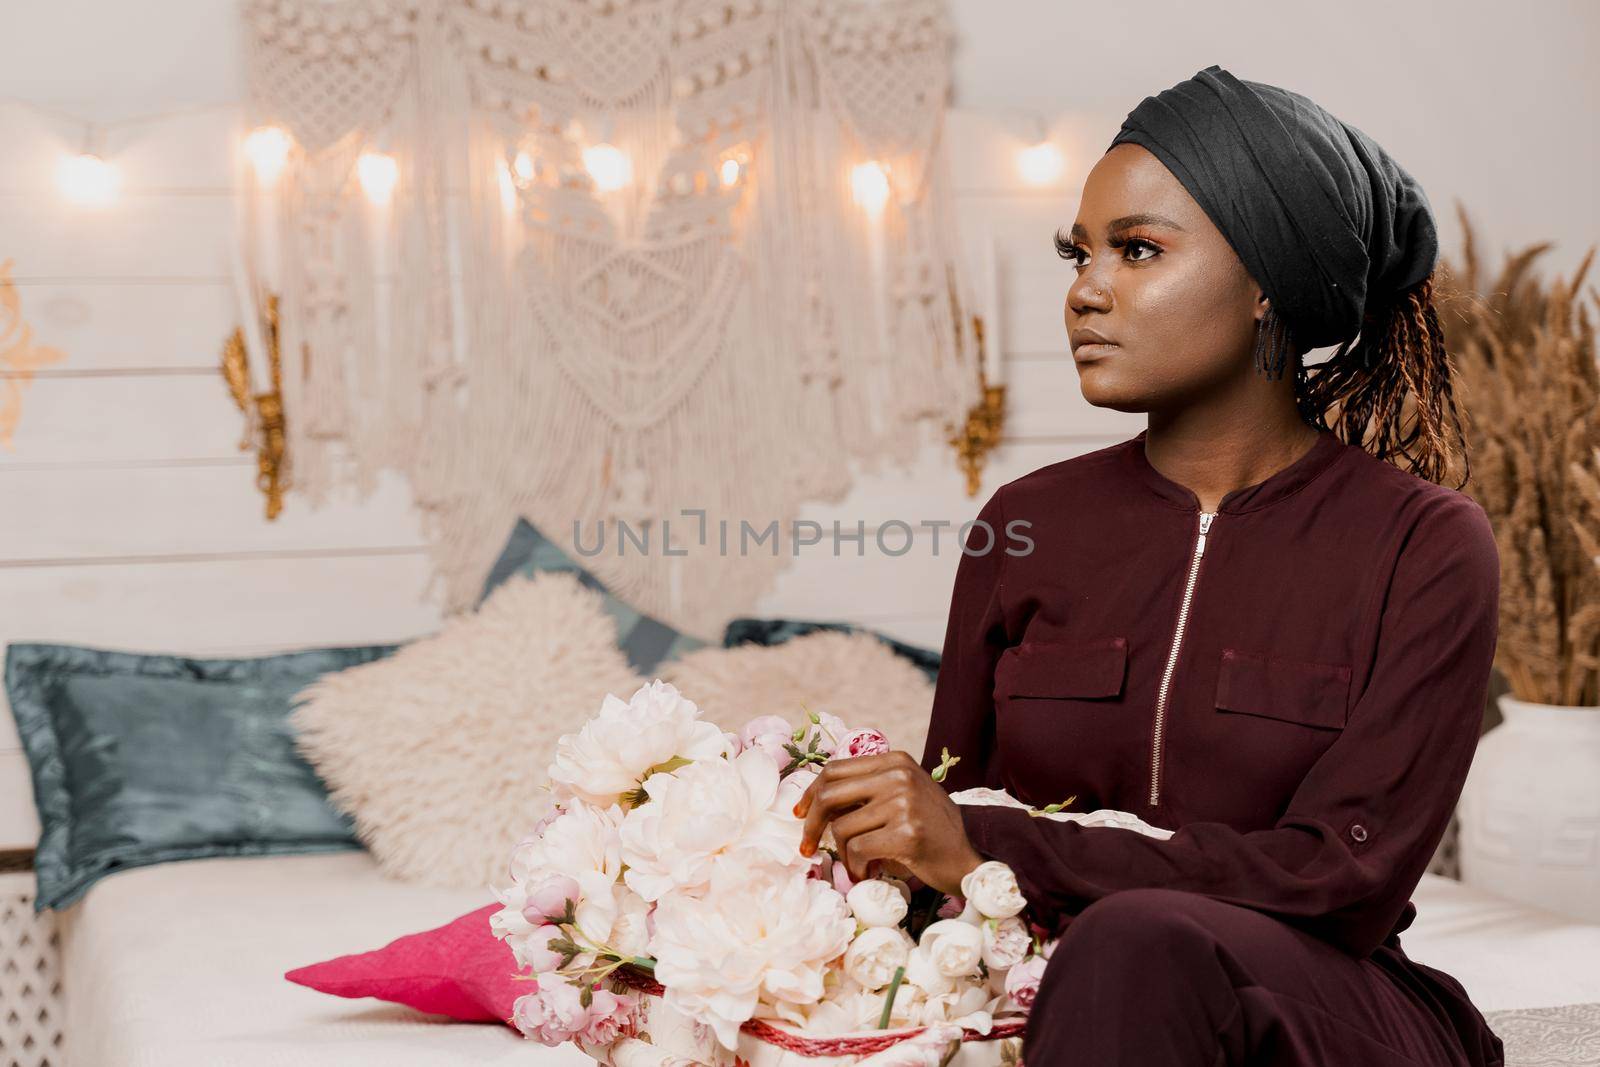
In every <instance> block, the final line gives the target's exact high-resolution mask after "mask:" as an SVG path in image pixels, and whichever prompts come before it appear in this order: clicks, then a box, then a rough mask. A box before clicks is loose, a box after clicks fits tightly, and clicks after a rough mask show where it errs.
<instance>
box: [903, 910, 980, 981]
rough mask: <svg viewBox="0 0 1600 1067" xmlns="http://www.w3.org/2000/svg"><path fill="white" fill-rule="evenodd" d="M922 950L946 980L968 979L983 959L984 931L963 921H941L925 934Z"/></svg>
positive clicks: (933, 924)
mask: <svg viewBox="0 0 1600 1067" xmlns="http://www.w3.org/2000/svg"><path fill="white" fill-rule="evenodd" d="M918 947H919V948H921V949H922V950H923V951H925V952H926V953H927V954H928V958H929V960H930V961H931V962H932V963H933V966H934V967H935V968H936V969H937V970H938V971H939V973H940V974H942V975H944V976H945V977H946V978H965V977H966V976H967V975H969V974H976V973H977V970H978V964H979V963H980V962H981V961H982V960H983V931H982V930H980V929H978V927H976V926H973V925H972V924H971V923H964V922H962V921H961V920H960V919H940V920H939V921H938V922H936V923H929V924H928V927H927V929H925V930H923V931H922V939H921V940H920V941H919V942H918ZM928 992H930V993H932V992H933V990H931V989H930V990H928Z"/></svg>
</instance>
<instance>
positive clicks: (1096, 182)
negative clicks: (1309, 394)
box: [1057, 143, 1265, 412]
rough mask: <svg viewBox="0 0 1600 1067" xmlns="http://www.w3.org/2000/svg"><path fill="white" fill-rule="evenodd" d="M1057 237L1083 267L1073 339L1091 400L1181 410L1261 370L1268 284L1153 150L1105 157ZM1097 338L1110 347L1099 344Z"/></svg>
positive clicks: (1129, 148)
mask: <svg viewBox="0 0 1600 1067" xmlns="http://www.w3.org/2000/svg"><path fill="white" fill-rule="evenodd" d="M1057 244H1058V247H1059V248H1060V250H1061V252H1062V254H1063V255H1064V256H1065V257H1066V258H1067V259H1068V261H1069V262H1070V263H1072V264H1073V269H1074V271H1075V272H1076V273H1077V278H1076V279H1074V281H1073V282H1072V285H1071V287H1070V288H1069V289H1068V290H1067V304H1066V323H1067V335H1068V339H1069V342H1070V344H1071V347H1072V353H1073V359H1074V361H1075V362H1076V363H1077V366H1078V377H1079V383H1080V385H1081V387H1082V389H1083V395H1084V398H1085V399H1086V400H1088V401H1089V403H1091V404H1093V405H1095V406H1096V407H1105V408H1113V409H1115V410H1118V411H1145V412H1148V411H1163V410H1172V409H1177V408H1182V407H1185V406H1188V405H1190V404H1193V403H1195V402H1196V401H1198V400H1201V399H1204V398H1206V397H1216V396H1219V395H1221V394H1222V393H1226V392H1228V391H1230V387H1238V386H1240V385H1241V384H1242V383H1243V382H1247V381H1248V380H1249V378H1251V377H1253V376H1254V375H1255V371H1254V367H1253V364H1252V361H1251V348H1252V346H1253V344H1254V342H1255V323H1256V318H1257V317H1258V315H1259V314H1260V312H1261V311H1264V310H1265V308H1264V305H1263V306H1262V307H1260V308H1258V306H1257V305H1258V302H1259V301H1260V298H1261V289H1260V287H1259V286H1257V285H1256V284H1255V282H1254V280H1253V279H1251V277H1250V275H1249V273H1248V272H1247V271H1246V270H1245V268H1244V264H1243V263H1241V262H1240V261H1239V257H1238V256H1237V255H1236V254H1235V253H1234V251H1233V248H1232V247H1231V246H1230V245H1229V244H1228V242H1227V239H1226V238H1224V237H1223V236H1222V233H1221V231H1219V230H1218V229H1217V228H1216V226H1215V225H1213V224H1212V222H1211V219H1210V218H1209V217H1208V216H1207V215H1206V213H1205V212H1204V211H1203V210H1201V208H1200V205H1199V204H1197V203H1195V200H1194V198H1193V197H1191V196H1190V195H1189V192H1188V190H1186V189H1185V188H1184V187H1183V185H1182V183H1180V182H1179V181H1178V179H1177V178H1175V177H1173V176H1172V173H1171V172H1170V171H1168V170H1167V168H1166V167H1165V166H1164V165H1163V164H1162V163H1161V161H1160V160H1158V159H1157V158H1156V157H1155V156H1154V155H1152V154H1151V153H1150V152H1149V151H1148V150H1147V149H1145V148H1143V147H1141V146H1139V145H1135V144H1130V143H1123V144H1119V145H1117V146H1116V147H1115V148H1113V149H1111V150H1110V151H1109V152H1107V153H1106V154H1105V155H1104V156H1102V157H1101V158H1100V161H1099V162H1098V163H1096V164H1095V166H1094V169H1093V170H1091V171H1090V172H1089V178H1088V181H1087V182H1086V183H1085V184H1084V188H1083V201H1082V203H1081V205H1080V206H1079V209H1078V217H1077V220H1076V221H1075V222H1074V223H1073V224H1072V227H1071V229H1070V230H1066V231H1063V232H1062V233H1061V234H1059V235H1058V237H1057ZM1095 334H1098V335H1099V336H1100V337H1101V338H1103V339H1104V340H1106V341H1109V342H1111V345H1109V346H1104V345H1096V344H1094V343H1093V342H1094V340H1095V338H1094V335H1095Z"/></svg>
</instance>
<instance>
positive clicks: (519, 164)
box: [511, 152, 534, 185]
mask: <svg viewBox="0 0 1600 1067" xmlns="http://www.w3.org/2000/svg"><path fill="white" fill-rule="evenodd" d="M511 176H512V177H513V178H515V179H516V180H517V183H518V184H519V185H527V184H528V183H529V182H531V181H533V176H534V171H533V157H532V156H530V155H528V153H526V152H518V153H517V158H515V159H513V160H512V161H511Z"/></svg>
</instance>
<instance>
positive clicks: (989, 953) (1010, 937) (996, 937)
mask: <svg viewBox="0 0 1600 1067" xmlns="http://www.w3.org/2000/svg"><path fill="white" fill-rule="evenodd" d="M980 929H981V930H982V931H983V962H984V964H985V965H986V966H987V967H988V968H989V969H990V970H991V971H996V970H1000V971H1003V970H1005V969H1006V968H1007V967H1015V966H1016V965H1017V964H1019V963H1021V962H1022V961H1023V959H1025V958H1026V957H1027V955H1028V952H1029V951H1030V950H1031V949H1032V948H1033V937H1032V936H1031V935H1030V934H1029V933H1028V924H1027V923H1025V922H1023V921H1022V920H1021V919H1020V918H1018V917H1017V916H1015V915H1013V916H1012V917H1011V918H1009V919H991V920H989V921H988V922H985V923H984V924H983V926H982V927H980Z"/></svg>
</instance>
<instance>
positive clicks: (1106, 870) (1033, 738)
mask: <svg viewBox="0 0 1600 1067" xmlns="http://www.w3.org/2000/svg"><path fill="white" fill-rule="evenodd" d="M1144 438H1145V434H1144V433H1142V432H1141V433H1140V434H1139V435H1138V436H1137V437H1135V438H1133V439H1132V440H1129V441H1125V442H1122V443H1120V444H1117V445H1113V446H1111V447H1109V448H1104V449H1101V450H1099V451H1096V452H1092V453H1089V454H1087V455H1083V456H1078V457H1075V458H1073V459H1069V460H1065V461H1063V462H1060V463H1056V464H1052V465H1050V466H1047V467H1043V468H1041V469H1039V470H1037V471H1034V472H1033V473H1031V474H1028V475H1025V476H1024V477H1021V478H1018V479H1016V480H1015V481H1013V482H1010V483H1008V484H1006V485H1004V486H1002V487H1001V488H1000V489H999V490H998V491H996V492H995V494H994V495H993V496H992V497H991V498H990V499H989V501H988V502H987V503H986V504H985V505H984V507H983V509H982V511H981V512H980V516H979V517H980V518H981V519H983V520H984V521H985V522H986V523H987V524H988V526H989V527H990V528H991V529H992V530H993V532H994V535H995V536H994V547H993V549H992V550H991V551H989V552H986V553H985V552H981V551H980V550H981V549H982V548H983V547H984V546H985V544H986V543H988V541H989V535H988V534H987V533H986V532H985V531H984V529H983V528H981V527H974V528H973V529H972V530H971V531H970V532H969V533H968V535H967V540H966V546H967V554H964V555H963V556H962V558H961V560H960V563H959V565H958V569H957V573H956V579H955V590H954V595H953V597H952V599H951V605H950V619H949V626H948V629H947V630H946V633H945V641H944V654H943V659H942V661H941V664H940V668H939V677H938V685H937V689H936V693H935V696H934V705H933V714H932V723H931V729H930V733H929V738H928V747H927V749H926V751H925V754H924V759H923V763H924V765H925V766H928V767H930V768H931V767H933V766H934V765H936V764H937V762H938V759H939V754H940V750H941V749H943V748H947V749H949V751H950V754H951V755H953V756H959V757H961V762H960V763H959V764H957V765H956V766H955V767H954V768H953V769H952V770H951V772H950V775H949V777H948V778H947V779H946V783H945V785H946V788H947V789H950V790H958V789H964V788H969V787H973V786H989V787H993V788H1004V789H1006V790H1008V791H1009V792H1010V793H1011V794H1012V795H1014V796H1015V797H1017V798H1018V799H1020V800H1022V801H1024V802H1025V803H1027V804H1030V805H1032V806H1034V807H1043V806H1045V805H1048V804H1052V803H1057V802H1060V801H1063V800H1066V799H1067V798H1068V797H1069V796H1075V797H1076V798H1077V799H1076V800H1075V801H1074V802H1073V804H1072V805H1071V808H1070V810H1072V811H1092V810H1094V809H1097V808H1112V809H1118V810H1122V811H1127V812H1132V813H1133V814H1135V815H1137V816H1139V817H1140V818H1142V819H1144V820H1145V821H1146V822H1148V823H1151V824H1153V825H1154V826H1157V827H1161V828H1164V829H1168V830H1172V831H1175V833H1174V834H1173V836H1172V837H1171V838H1169V839H1167V840H1160V839H1157V838H1154V837H1149V836H1145V835H1142V834H1137V833H1134V832H1132V831H1129V830H1124V829H1118V828H1111V827H1093V828H1088V827H1082V826H1079V825H1076V824H1073V823H1062V822H1056V821H1052V820H1049V819H1042V818H1036V817H1034V816H1032V815H1030V814H1029V813H1028V812H1025V811H1020V810H1016V809H1005V808H998V807H991V808H964V809H963V819H964V821H965V824H966V829H967V833H968V836H969V837H970V838H971V840H972V843H973V845H974V846H975V847H976V849H977V850H978V852H979V853H981V854H983V855H984V856H986V857H990V858H994V859H999V860H1003V861H1005V862H1006V863H1008V864H1010V865H1011V866H1012V868H1013V869H1014V870H1015V871H1016V874H1017V877H1018V880H1019V882H1020V884H1021V887H1022V890H1023V894H1024V896H1025V897H1026V898H1027V900H1028V904H1029V909H1030V914H1031V915H1032V916H1033V917H1034V918H1035V919H1036V921H1039V922H1041V923H1043V924H1045V925H1046V926H1048V927H1050V928H1052V929H1053V930H1054V931H1056V932H1057V933H1060V934H1061V935H1062V939H1061V941H1060V943H1059V945H1058V947H1057V949H1056V950H1055V953H1054V955H1053V956H1052V957H1051V960H1050V963H1049V966H1048V968H1047V970H1046V972H1045V978H1044V981H1043V984H1042V986H1041V989H1040V992H1039V997H1038V1000H1037V1001H1036V1002H1035V1007H1034V1011H1033V1014H1032V1016H1031V1018H1030V1022H1029V1029H1028V1037H1027V1043H1026V1045H1025V1048H1024V1058H1025V1059H1026V1060H1027V1062H1028V1063H1029V1064H1030V1067H1043V1065H1047V1064H1073V1065H1078V1067H1108V1065H1112V1064H1119V1065H1121V1064H1128V1065H1132V1064H1138V1065H1141V1067H1157V1065H1169V1064H1170V1065H1179V1064H1184V1065H1187V1064H1194V1065H1201V1064H1204V1065H1207V1067H1210V1065H1212V1064H1252V1065H1254V1064H1297V1065H1300V1064H1304V1065H1311V1064H1317V1065H1335V1064H1336V1065H1344V1064H1349V1065H1352V1067H1357V1065H1359V1067H1368V1065H1388V1064H1395V1065H1400V1064H1406V1065H1414V1064H1429V1065H1432V1064H1440V1065H1446V1064H1448V1065H1462V1064H1471V1065H1475V1067H1477V1065H1499V1064H1501V1063H1502V1062H1503V1058H1502V1050H1501V1043H1500V1040H1499V1038H1497V1037H1496V1036H1495V1035H1494V1033H1493V1032H1492V1031H1491V1030H1490V1029H1489V1028H1488V1026H1487V1025H1486V1024H1485V1022H1484V1020H1483V1016H1482V1015H1481V1014H1480V1013H1479V1012H1478V1010H1477V1009H1476V1008H1475V1007H1474V1006H1473V1005H1472V1003H1471V1001H1470V1000H1469V999H1468V996H1467V993H1466V991H1465V990H1464V989H1463V988H1462V986H1461V985H1460V984H1459V983H1458V982H1457V981H1456V980H1455V979H1453V978H1451V977H1450V976H1448V975H1446V974H1444V973H1443V972H1441V971H1439V970H1436V969H1434V968H1430V967H1427V966H1425V965H1423V964H1421V963H1417V962H1415V961H1413V960H1411V959H1409V958H1408V957H1407V956H1406V954H1405V952H1404V950H1403V949H1402V948H1401V946H1400V934H1401V932H1402V931H1404V930H1405V929H1406V927H1407V926H1409V925H1410V923H1411V920H1412V919H1413V917H1414V916H1415V914H1416V909H1415V907H1414V906H1413V905H1412V904H1411V902H1410V895H1411V892H1412V890H1413V889H1414V888H1415V887H1416V885H1417V882H1418V881H1419V879H1420V878H1421V876H1422V874H1423V872H1424V870H1425V869H1426V867H1427V865H1428V863H1429V861H1430V859H1431V857H1432V855H1433V852H1434V850H1435V848H1436V847H1437V845H1438V843H1439V840H1440V839H1441V837H1442V836H1443V834H1444V831H1445V828H1446V825H1447V823H1448V821H1449V819H1450V815H1451V812H1452V810H1453V809H1454V807H1455V803H1456V799H1457V797H1458V795H1459V793H1460V790H1461V786H1462V782H1463V781H1464V779H1465V777H1466V773H1467V768H1468V765H1469V763H1470V762H1471V760H1472V754H1473V750H1474V748H1475V746H1476V744H1477V740H1478V734H1479V728H1480V723H1481V719H1482V714H1483V708H1484V701H1485V699H1486V696H1487V689H1488V681H1489V675H1490V668H1491V665H1492V662H1493V659H1494V649H1495V641H1496V636H1497V628H1498V608H1499V556H1498V552H1497V550H1496V548H1495V542H1494V535H1493V531H1492V529H1491V528H1490V525H1489V521H1488V518H1487V516H1486V515H1485V513H1484V511H1483V509H1482V508H1481V507H1480V506H1479V505H1478V504H1477V503H1476V502H1475V501H1473V500H1472V499H1471V498H1469V497H1467V496H1465V495H1463V494H1461V493H1459V492H1457V491H1455V490H1452V489H1449V488H1445V487H1442V486H1439V485H1435V484H1433V483H1430V482H1427V481H1425V480H1423V479H1420V478H1418V477H1416V476H1414V475H1411V474H1408V473H1406V472H1405V471H1402V470H1400V469H1399V468H1398V467H1396V466H1394V465H1392V464H1390V463H1386V462H1383V461H1381V460H1378V459H1375V458H1373V457H1372V456H1371V455H1370V454H1368V453H1367V452H1365V451H1363V450H1362V449H1360V448H1357V447H1354V446H1351V445H1347V444H1345V443H1344V442H1343V441H1341V440H1340V439H1339V437H1338V436H1337V435H1336V434H1334V433H1333V432H1331V431H1327V430H1324V431H1321V433H1320V436H1319V438H1318V440H1317V442H1316V444H1315V445H1313V447H1312V448H1311V449H1310V450H1309V451H1307V452H1306V453H1304V454H1303V455H1301V456H1300V458H1299V459H1297V460H1295V461H1294V462H1292V463H1291V464H1289V465H1288V466H1287V467H1285V468H1283V469H1282V470H1279V471H1278V472H1277V473H1275V474H1273V475H1272V476H1270V477H1268V478H1266V479H1265V480H1263V481H1261V482H1258V483H1256V484H1255V485H1251V486H1247V487H1245V488H1242V489H1236V490H1234V491H1233V492H1230V493H1228V494H1227V496H1225V497H1223V499H1222V500H1221V502H1220V503H1219V505H1218V506H1217V510H1216V511H1215V512H1214V513H1206V514H1202V513H1201V510H1200V507H1199V500H1198V498H1196V496H1195V495H1194V494H1193V492H1191V491H1190V490H1189V489H1188V488H1186V487H1184V486H1182V485H1180V484H1178V483H1177V482H1175V481H1173V480H1171V479H1169V478H1167V477H1166V476H1165V475H1163V474H1162V473H1161V472H1159V471H1158V470H1156V469H1155V467H1153V466H1152V465H1151V464H1150V462H1149V459H1148V458H1147V457H1146V455H1145V451H1144Z"/></svg>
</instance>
